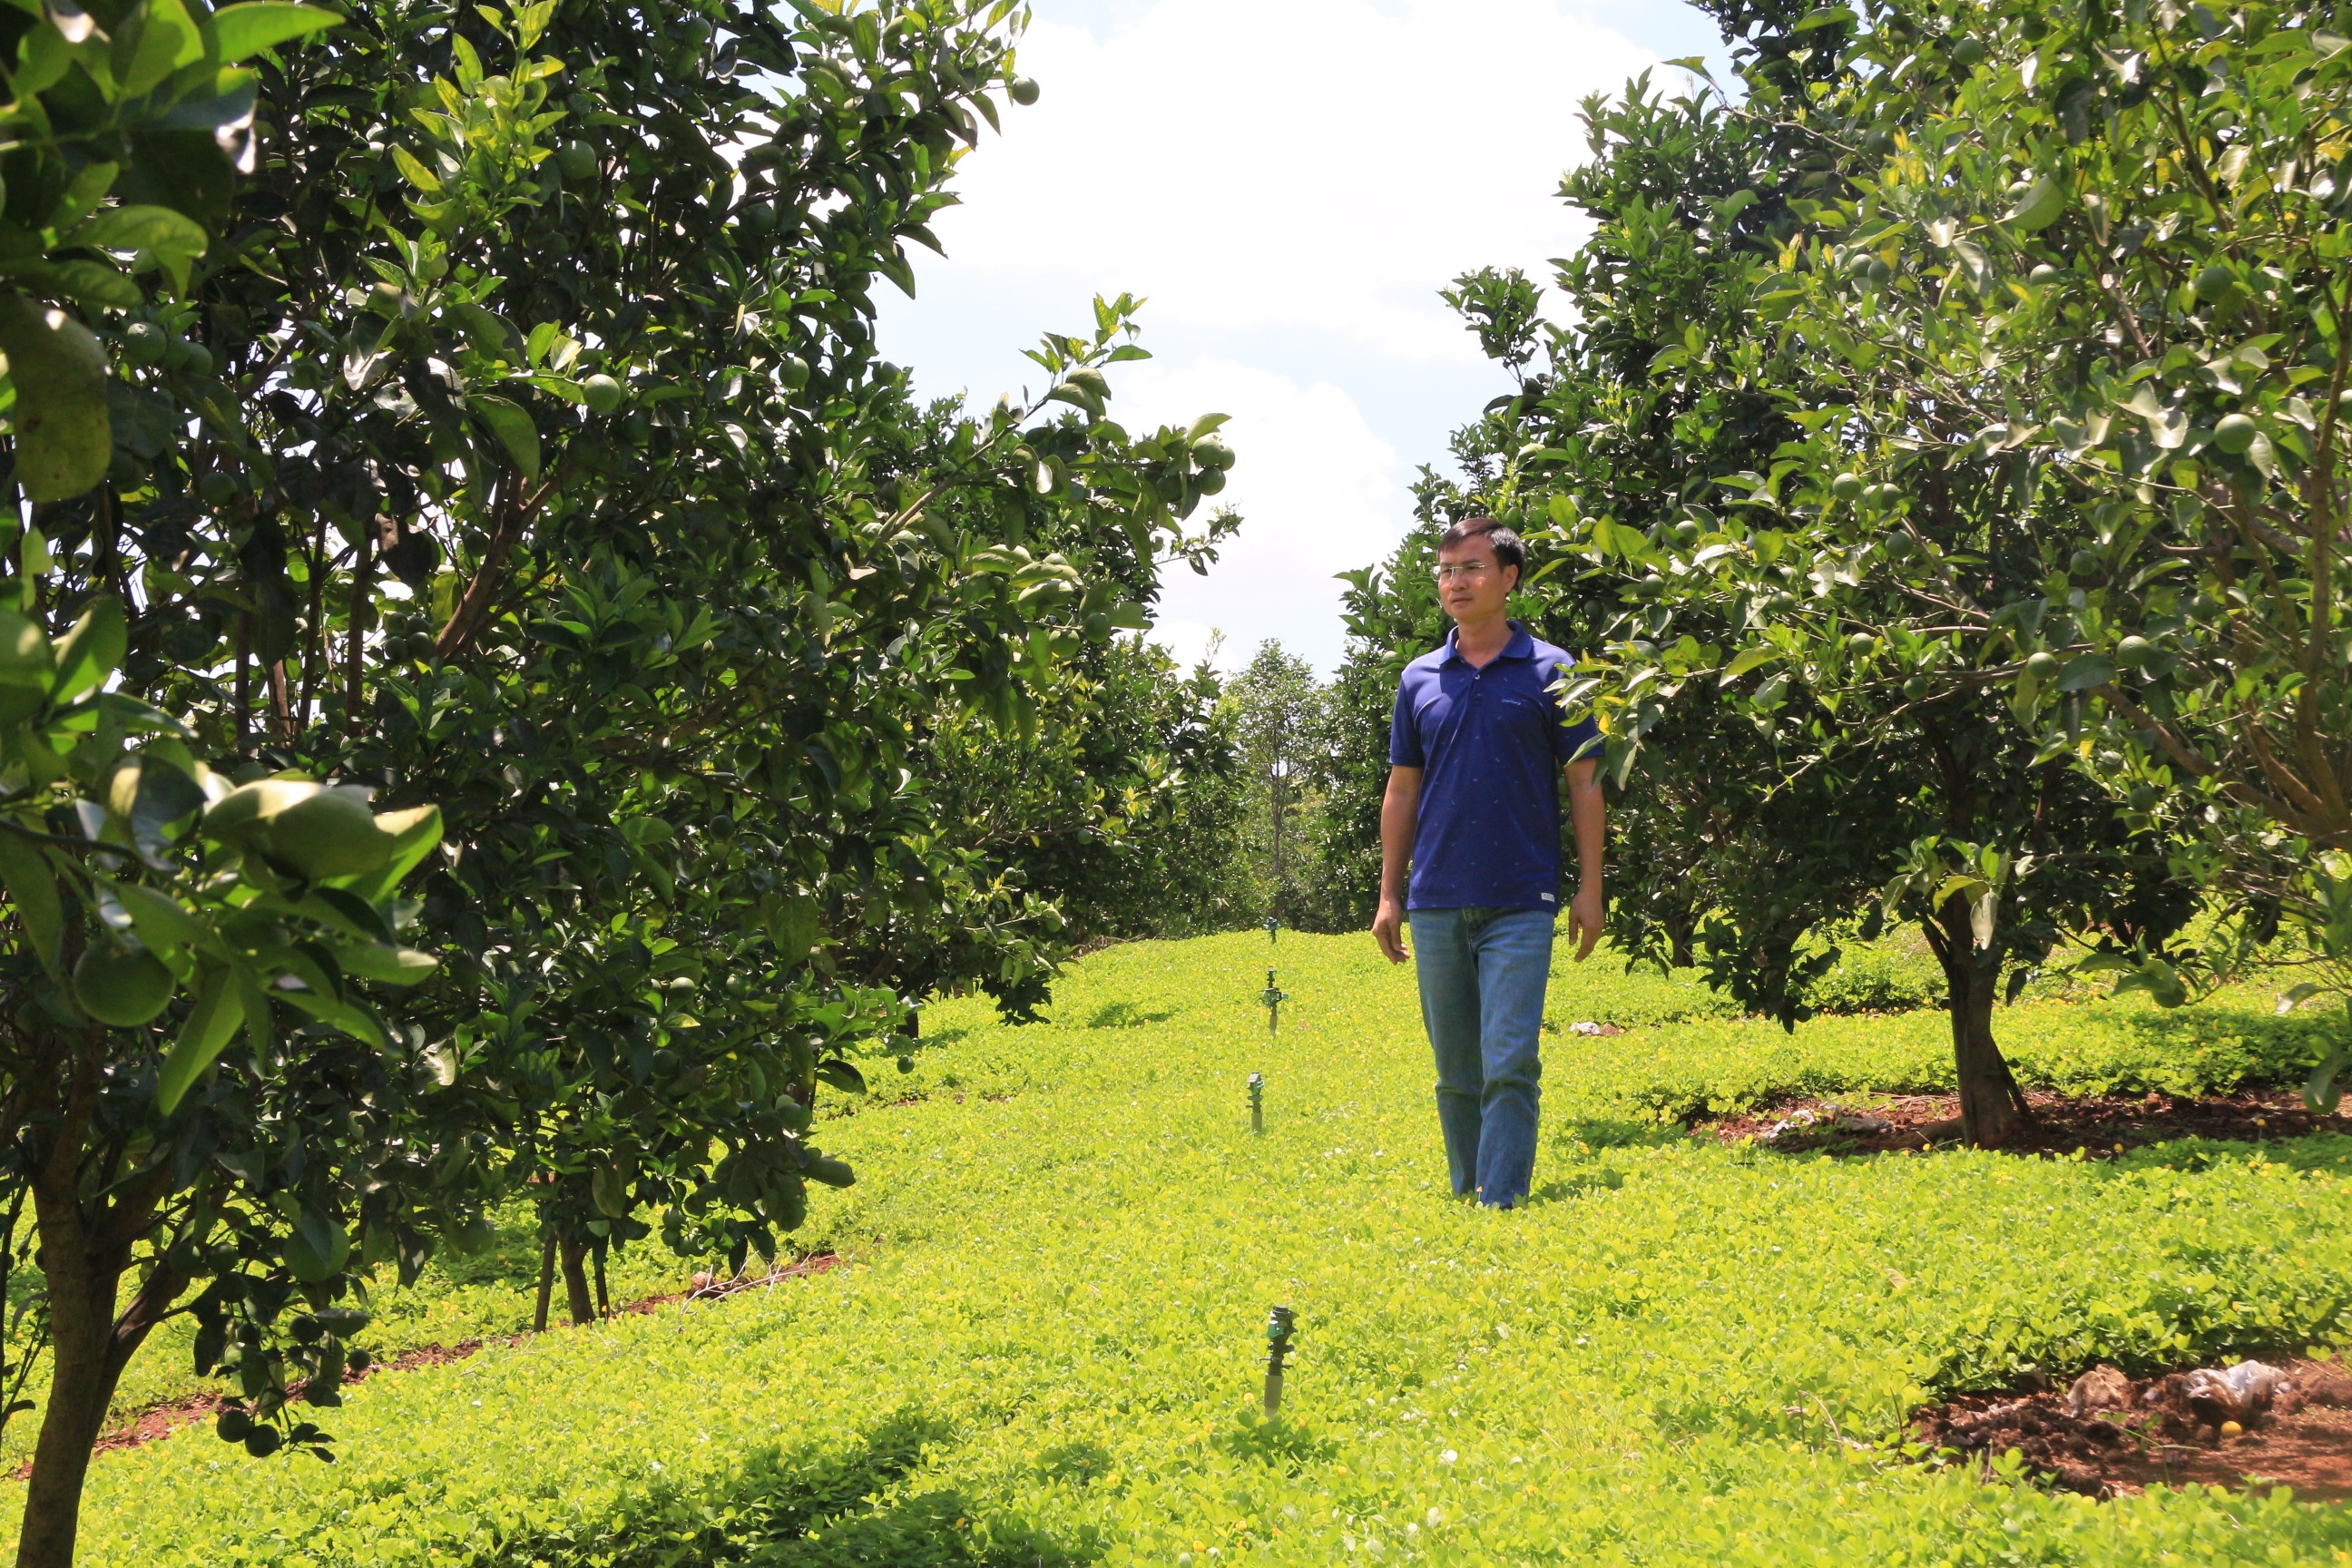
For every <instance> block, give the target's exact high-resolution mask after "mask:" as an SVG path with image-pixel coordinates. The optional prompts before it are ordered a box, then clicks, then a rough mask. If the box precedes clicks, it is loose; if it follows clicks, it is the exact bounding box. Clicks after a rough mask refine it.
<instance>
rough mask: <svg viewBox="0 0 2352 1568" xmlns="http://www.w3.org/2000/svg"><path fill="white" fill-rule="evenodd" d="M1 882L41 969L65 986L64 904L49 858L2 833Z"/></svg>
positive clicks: (28, 844) (0, 843)
mask: <svg viewBox="0 0 2352 1568" xmlns="http://www.w3.org/2000/svg"><path fill="white" fill-rule="evenodd" d="M0 883H5V885H6V887H7V889H8V901H9V902H10V903H12V904H15V905H16V918H17V919H18V920H19V921H23V922H24V926H25V935H26V937H27V938H28V939H30V941H31V942H32V944H33V952H34V953H35V954H36V955H37V957H38V958H39V959H40V961H41V967H42V968H44V969H46V970H47V971H48V972H49V974H50V977H51V978H52V979H55V980H56V981H58V983H59V984H63V983H64V981H65V978H66V957H65V947H66V916H65V902H64V900H61V899H59V898H58V879H57V873H56V872H55V871H54V870H53V869H51V868H50V866H49V858H48V857H47V855H46V854H44V853H42V851H41V848H40V847H39V846H38V845H37V844H33V843H30V842H28V841H26V840H25V839H23V838H20V837H17V836H16V834H14V833H9V832H5V831H0Z"/></svg>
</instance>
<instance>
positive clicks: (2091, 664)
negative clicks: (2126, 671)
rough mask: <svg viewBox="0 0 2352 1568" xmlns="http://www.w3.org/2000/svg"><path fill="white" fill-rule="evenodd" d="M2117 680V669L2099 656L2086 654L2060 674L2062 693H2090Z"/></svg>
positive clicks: (2059, 680) (2059, 682)
mask: <svg viewBox="0 0 2352 1568" xmlns="http://www.w3.org/2000/svg"><path fill="white" fill-rule="evenodd" d="M2115 678H2116V667H2115V666H2114V665H2113V664H2112V663H2110V662H2109V661H2108V660H2106V659H2104V658H2100V657H2099V656H2098V655H2097V654H2095V653H2086V654H2084V655H2083V656H2082V657H2081V658H2077V659H2075V660H2074V661H2073V662H2072V663H2070V664H2068V665H2067V666H2066V668H2064V669H2062V670H2060V671H2059V672H2058V689H2059V690H2061V691H2088V690H2090V689H2092V688H2093V687H2095V686H2105V684H2106V683H2107V682H2108V681H2110V680H2113V679H2115Z"/></svg>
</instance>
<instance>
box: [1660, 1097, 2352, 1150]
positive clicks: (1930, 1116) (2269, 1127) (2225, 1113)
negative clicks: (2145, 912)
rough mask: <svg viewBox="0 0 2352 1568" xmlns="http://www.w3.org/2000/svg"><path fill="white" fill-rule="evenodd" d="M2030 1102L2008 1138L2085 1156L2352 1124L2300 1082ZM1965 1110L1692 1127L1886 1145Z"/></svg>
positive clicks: (1862, 1103) (1948, 1127) (1728, 1138)
mask: <svg viewBox="0 0 2352 1568" xmlns="http://www.w3.org/2000/svg"><path fill="white" fill-rule="evenodd" d="M2025 1102H2026V1104H2027V1105H2028V1106H2029V1107H2031V1108H2032V1111H2033V1121H2032V1123H2031V1124H2030V1125H2029V1126H2027V1127H2026V1129H2025V1130H2024V1131H2023V1133H2022V1135H2021V1136H2020V1137H2018V1138H2017V1139H2015V1140H2013V1141H2012V1142H2010V1143H2009V1144H2007V1145H2006V1147H2007V1148H2009V1149H2010V1150H2011V1151H2013V1152H2018V1153H2023V1154H2072V1153H2074V1152H2075V1151H2076V1150H2078V1149H2079V1150H2082V1151H2083V1152H2084V1155H2085V1157H2087V1158H2092V1159H2110V1158H2113V1157H2114V1156H2115V1155H2116V1153H2117V1152H2119V1150H2118V1145H2120V1146H2121V1149H2122V1150H2129V1149H2131V1148H2134V1147H2136V1146H2137V1145H2141V1144H2147V1143H2164V1142H2172V1141H2173V1140H2176V1139H2182V1138H2211V1139H2218V1140H2224V1141H2229V1142H2264V1141H2267V1140H2270V1139H2273V1138H2301V1137H2305V1136H2307V1135H2309V1134H2311V1133H2314V1132H2343V1133H2352V1102H2347V1105H2346V1106H2345V1108H2344V1109H2343V1110H2339V1111H2338V1113H2337V1114H2336V1115H2333V1116H2320V1115H2315V1114H2314V1113H2313V1112H2312V1110H2310V1109H2309V1108H2308V1107H2307V1106H2305V1104H2304V1102H2303V1097H2302V1096H2301V1095H2300V1094H2297V1093H2296V1092H2294V1090H2292V1089H2246V1090H2242V1091H2241V1092H2239V1093H2237V1094H2230V1095H2210V1096H2205V1097H2202V1098H2199V1099H2194V1100H2189V1099H2181V1098H2178V1097H2176V1096H2172V1095H2168V1094H2163V1093H2160V1092H2156V1091H2151V1092H2149V1093H2147V1094H2145V1095H2128V1094H2095V1095H2082V1096H2068V1095H2062V1094H2053V1093H2051V1092H2049V1091H2047V1090H2042V1089H2029V1090H2028V1091H2027V1092H2026V1096H2025ZM1959 1115H1960V1102H1959V1100H1958V1098H1957V1097H1955V1096H1952V1095H1937V1094H1911V1095H1846V1096H1841V1097H1839V1098H1837V1099H1834V1100H1782V1101H1780V1102H1777V1103H1775V1104H1773V1105H1771V1106H1769V1107H1767V1108H1764V1109H1760V1110H1752V1111H1747V1112H1744V1113H1742V1114H1740V1115H1738V1116H1727V1117H1723V1118H1721V1119H1719V1120H1716V1121H1702V1122H1700V1123H1699V1124H1698V1125H1697V1126H1696V1127H1694V1128H1692V1129H1691V1135H1692V1136H1693V1137H1695V1138H1701V1137H1711V1138H1715V1139H1717V1140H1719V1141H1720V1142H1725V1143H1736V1142H1739V1141H1740V1140H1741V1139H1753V1140H1754V1141H1755V1142H1758V1143H1759V1144H1762V1145H1764V1146H1766V1147H1769V1148H1774V1149H1781V1150H1787V1151H1790V1152H1804V1153H1811V1152H1828V1153H1832V1154H1872V1153H1888V1152H1895V1151H1897V1150H1923V1149H1928V1148H1933V1147H1937V1146H1939V1145H1949V1144H1954V1143H1957V1142H1958V1141H1959V1137H1960V1128H1959ZM1878 1123H1883V1124H1884V1125H1876V1124H1878ZM1776 1129H1777V1130H1778V1131H1776Z"/></svg>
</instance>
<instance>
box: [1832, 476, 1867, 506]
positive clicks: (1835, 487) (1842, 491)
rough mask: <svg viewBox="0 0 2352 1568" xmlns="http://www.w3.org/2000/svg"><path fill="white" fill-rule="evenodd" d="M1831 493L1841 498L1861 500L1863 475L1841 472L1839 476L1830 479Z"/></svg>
mask: <svg viewBox="0 0 2352 1568" xmlns="http://www.w3.org/2000/svg"><path fill="white" fill-rule="evenodd" d="M1830 494H1832V495H1833V496H1835V497H1837V499H1838V500H1844V501H1853V500H1861V499H1862V476H1861V475H1860V474H1840V475H1839V476H1838V477H1837V478H1835V479H1832V480H1831V481H1830Z"/></svg>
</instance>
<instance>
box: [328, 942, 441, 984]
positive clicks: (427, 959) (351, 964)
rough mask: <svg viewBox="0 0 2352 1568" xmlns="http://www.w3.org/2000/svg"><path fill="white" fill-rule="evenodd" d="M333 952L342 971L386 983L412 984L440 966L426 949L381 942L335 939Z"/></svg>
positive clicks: (430, 975)
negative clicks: (341, 940)
mask: <svg viewBox="0 0 2352 1568" xmlns="http://www.w3.org/2000/svg"><path fill="white" fill-rule="evenodd" d="M333 952H334V954H335V962H336V963H340V964H341V965H342V966H343V971H344V973H348V974H356V975H358V976H360V978H362V979H363V980H375V981H380V982H382V983H383V984H386V985H415V984H418V983H419V982H421V981H424V980H427V979H430V978H431V977H432V974H433V972H434V971H435V970H436V969H438V968H440V967H441V961H440V960H439V959H437V958H436V957H434V956H433V955H432V954H431V953H429V952H417V951H416V950H415V948H413V947H394V946H392V945H389V944H387V943H382V942H337V943H335V944H334V947H333Z"/></svg>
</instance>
